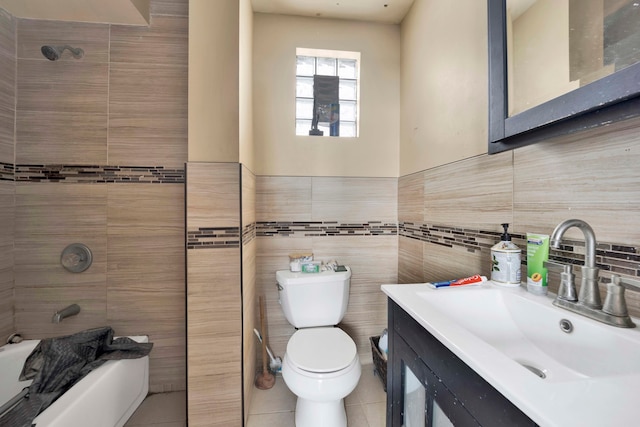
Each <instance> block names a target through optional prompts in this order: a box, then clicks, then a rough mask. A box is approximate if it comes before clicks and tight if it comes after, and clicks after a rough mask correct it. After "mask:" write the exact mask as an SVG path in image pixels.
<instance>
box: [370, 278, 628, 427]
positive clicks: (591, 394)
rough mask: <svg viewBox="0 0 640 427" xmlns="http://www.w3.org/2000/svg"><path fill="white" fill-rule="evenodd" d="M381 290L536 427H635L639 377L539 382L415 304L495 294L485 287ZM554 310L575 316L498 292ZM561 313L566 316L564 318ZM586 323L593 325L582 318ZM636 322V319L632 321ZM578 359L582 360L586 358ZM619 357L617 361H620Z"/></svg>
mask: <svg viewBox="0 0 640 427" xmlns="http://www.w3.org/2000/svg"><path fill="white" fill-rule="evenodd" d="M381 288H382V291H383V292H384V293H385V294H386V295H387V296H388V297H389V298H391V299H392V300H393V301H394V302H396V303H397V304H398V305H399V306H400V307H402V308H403V309H404V310H405V311H406V312H407V313H408V314H409V315H410V316H411V317H413V318H414V319H415V320H416V321H417V322H418V323H419V324H420V325H422V326H423V327H424V328H425V329H426V330H427V331H429V332H430V333H431V334H432V335H434V336H435V337H436V338H437V339H438V340H440V341H441V342H442V343H443V344H444V345H445V346H446V347H447V348H448V349H449V350H451V351H452V352H453V353H454V354H456V355H457V356H458V357H459V358H460V359H461V360H462V361H464V362H465V363H466V364H467V365H469V366H470V367H471V368H472V369H473V370H474V371H476V372H477V373H478V374H479V375H480V376H482V377H483V378H484V379H485V380H486V381H487V382H488V383H489V384H491V385H492V386H493V387H494V388H496V389H497V390H498V391H499V392H500V393H502V394H503V395H504V396H505V397H506V398H507V399H509V400H510V401H511V402H512V403H513V404H514V405H516V406H517V407H518V408H519V409H520V410H521V411H523V412H524V413H525V414H527V416H529V417H530V418H531V419H532V420H534V421H535V422H536V423H537V424H539V425H540V426H544V427H547V426H549V427H571V426H576V427H578V426H579V427H587V426H594V427H596V426H597V427H617V426H620V427H627V426H640V398H638V397H636V396H635V395H636V393H638V394H640V373H639V374H627V375H610V376H601V377H597V378H589V377H585V378H580V379H577V380H575V379H573V380H567V381H554V382H550V381H545V380H544V379H541V378H538V377H537V376H536V375H534V374H532V373H531V372H528V371H527V370H526V369H525V368H523V367H522V366H520V365H519V364H518V363H516V362H515V361H513V360H512V359H510V358H509V357H507V356H506V355H505V354H503V353H502V352H501V351H499V350H497V349H496V348H494V347H493V346H491V345H489V344H487V343H486V342H485V341H483V340H481V339H479V338H477V337H476V336H475V335H474V334H472V333H470V332H469V331H468V330H467V329H465V328H464V327H462V326H460V325H458V324H456V323H455V322H451V319H450V318H448V317H447V316H446V315H444V314H443V313H442V312H439V311H435V310H429V307H428V305H427V304H424V303H421V301H422V299H421V298H420V297H419V296H418V293H422V292H465V291H467V290H470V289H496V288H498V286H495V285H493V284H492V282H488V283H487V284H483V285H482V286H473V287H471V286H470V287H466V288H465V287H459V288H454V289H453V288H447V289H445V290H442V289H433V288H431V287H430V286H428V285H425V284H407V285H382V287H381ZM500 289H501V290H503V291H504V292H516V293H519V294H521V296H522V297H524V298H527V299H531V300H535V301H536V302H539V303H541V304H545V305H548V306H549V307H551V308H552V309H554V310H560V312H561V313H562V317H566V318H569V319H570V318H572V317H573V316H577V315H575V314H573V313H570V312H568V311H566V310H563V309H561V308H557V307H555V306H553V305H552V304H551V303H552V301H553V299H552V296H551V295H549V296H535V295H531V294H529V293H528V292H526V290H525V289H524V288H500ZM565 313H566V315H565ZM586 320H587V321H589V322H595V323H598V322H596V321H595V320H590V319H586ZM634 320H636V322H637V319H634ZM602 326H603V327H606V328H613V329H615V330H616V331H614V332H615V333H622V334H627V336H631V337H633V339H638V338H640V330H639V328H634V329H623V330H621V329H620V328H616V327H613V326H608V325H602ZM579 357H584V358H588V357H590V355H589V354H580V356H579ZM625 357H627V356H625V354H620V358H625Z"/></svg>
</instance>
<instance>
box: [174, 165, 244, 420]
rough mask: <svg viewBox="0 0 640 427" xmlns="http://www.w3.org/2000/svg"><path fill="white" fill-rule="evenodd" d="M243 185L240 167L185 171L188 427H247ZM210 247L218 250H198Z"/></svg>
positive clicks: (189, 168)
mask: <svg viewBox="0 0 640 427" xmlns="http://www.w3.org/2000/svg"><path fill="white" fill-rule="evenodd" d="M246 175H247V174H243V176H244V177H246ZM247 181H250V180H249V179H247ZM240 185H241V184H240V166H239V165H238V164H237V163H193V162H190V163H188V164H187V186H186V187H187V204H186V206H187V211H186V218H187V233H188V235H189V239H188V242H187V245H188V248H187V306H188V311H187V360H188V372H187V376H188V382H187V386H188V388H187V397H188V403H187V410H188V421H189V426H191V427H197V426H207V427H211V426H232V425H242V417H243V406H242V405H243V403H242V398H243V395H242V384H243V382H242V369H243V363H242V360H243V358H242V346H243V339H242V333H243V325H242V315H243V307H242V304H243V299H242V298H243V294H242V278H243V277H242V276H243V272H244V269H242V268H241V264H240V263H241V256H242V253H241V246H242V242H241V215H240V188H241V187H240ZM248 199H250V197H248ZM243 200H244V198H243ZM191 236H194V237H191ZM210 236H214V237H210ZM209 239H212V240H213V241H214V244H202V245H200V244H198V243H200V242H202V241H203V240H209ZM252 306H253V304H252Z"/></svg>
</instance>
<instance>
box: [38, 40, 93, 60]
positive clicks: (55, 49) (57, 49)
mask: <svg viewBox="0 0 640 427" xmlns="http://www.w3.org/2000/svg"><path fill="white" fill-rule="evenodd" d="M65 49H69V52H71V54H72V55H73V57H74V58H76V59H80V58H82V56H83V55H84V50H82V49H80V48H79V47H78V48H73V47H71V46H69V45H68V44H66V45H64V46H48V45H47V46H42V48H40V51H41V52H42V54H43V55H44V57H45V58H47V59H48V60H49V61H57V60H58V59H60V57H61V56H62V52H64V50H65Z"/></svg>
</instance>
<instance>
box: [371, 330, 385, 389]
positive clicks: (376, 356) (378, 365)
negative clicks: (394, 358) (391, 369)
mask: <svg viewBox="0 0 640 427" xmlns="http://www.w3.org/2000/svg"><path fill="white" fill-rule="evenodd" d="M369 341H371V353H373V366H374V372H375V373H376V374H378V377H380V381H382V387H383V388H384V391H385V392H386V391H387V361H386V360H385V358H384V357H382V353H381V352H380V349H379V348H378V341H380V336H379V335H378V336H376V337H369Z"/></svg>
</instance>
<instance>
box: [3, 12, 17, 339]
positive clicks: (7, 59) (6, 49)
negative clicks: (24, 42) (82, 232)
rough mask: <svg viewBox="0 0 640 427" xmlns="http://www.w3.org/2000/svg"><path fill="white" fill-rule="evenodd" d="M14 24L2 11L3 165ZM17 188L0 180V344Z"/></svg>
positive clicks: (9, 316) (8, 152)
mask: <svg viewBox="0 0 640 427" xmlns="http://www.w3.org/2000/svg"><path fill="white" fill-rule="evenodd" d="M15 66H16V60H15V20H14V19H13V17H12V16H11V15H10V14H8V13H6V12H5V11H4V10H3V9H0V162H1V163H5V164H9V165H13V162H14V120H15ZM14 197H15V184H14V182H13V181H9V180H6V181H5V180H0V340H1V341H0V343H2V342H4V341H5V339H6V337H7V336H8V335H9V334H11V333H13V332H14V330H15V329H14V318H13V317H14V300H13V256H14V255H13V239H14V224H13V219H14V216H15V215H14V209H15V201H14Z"/></svg>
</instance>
